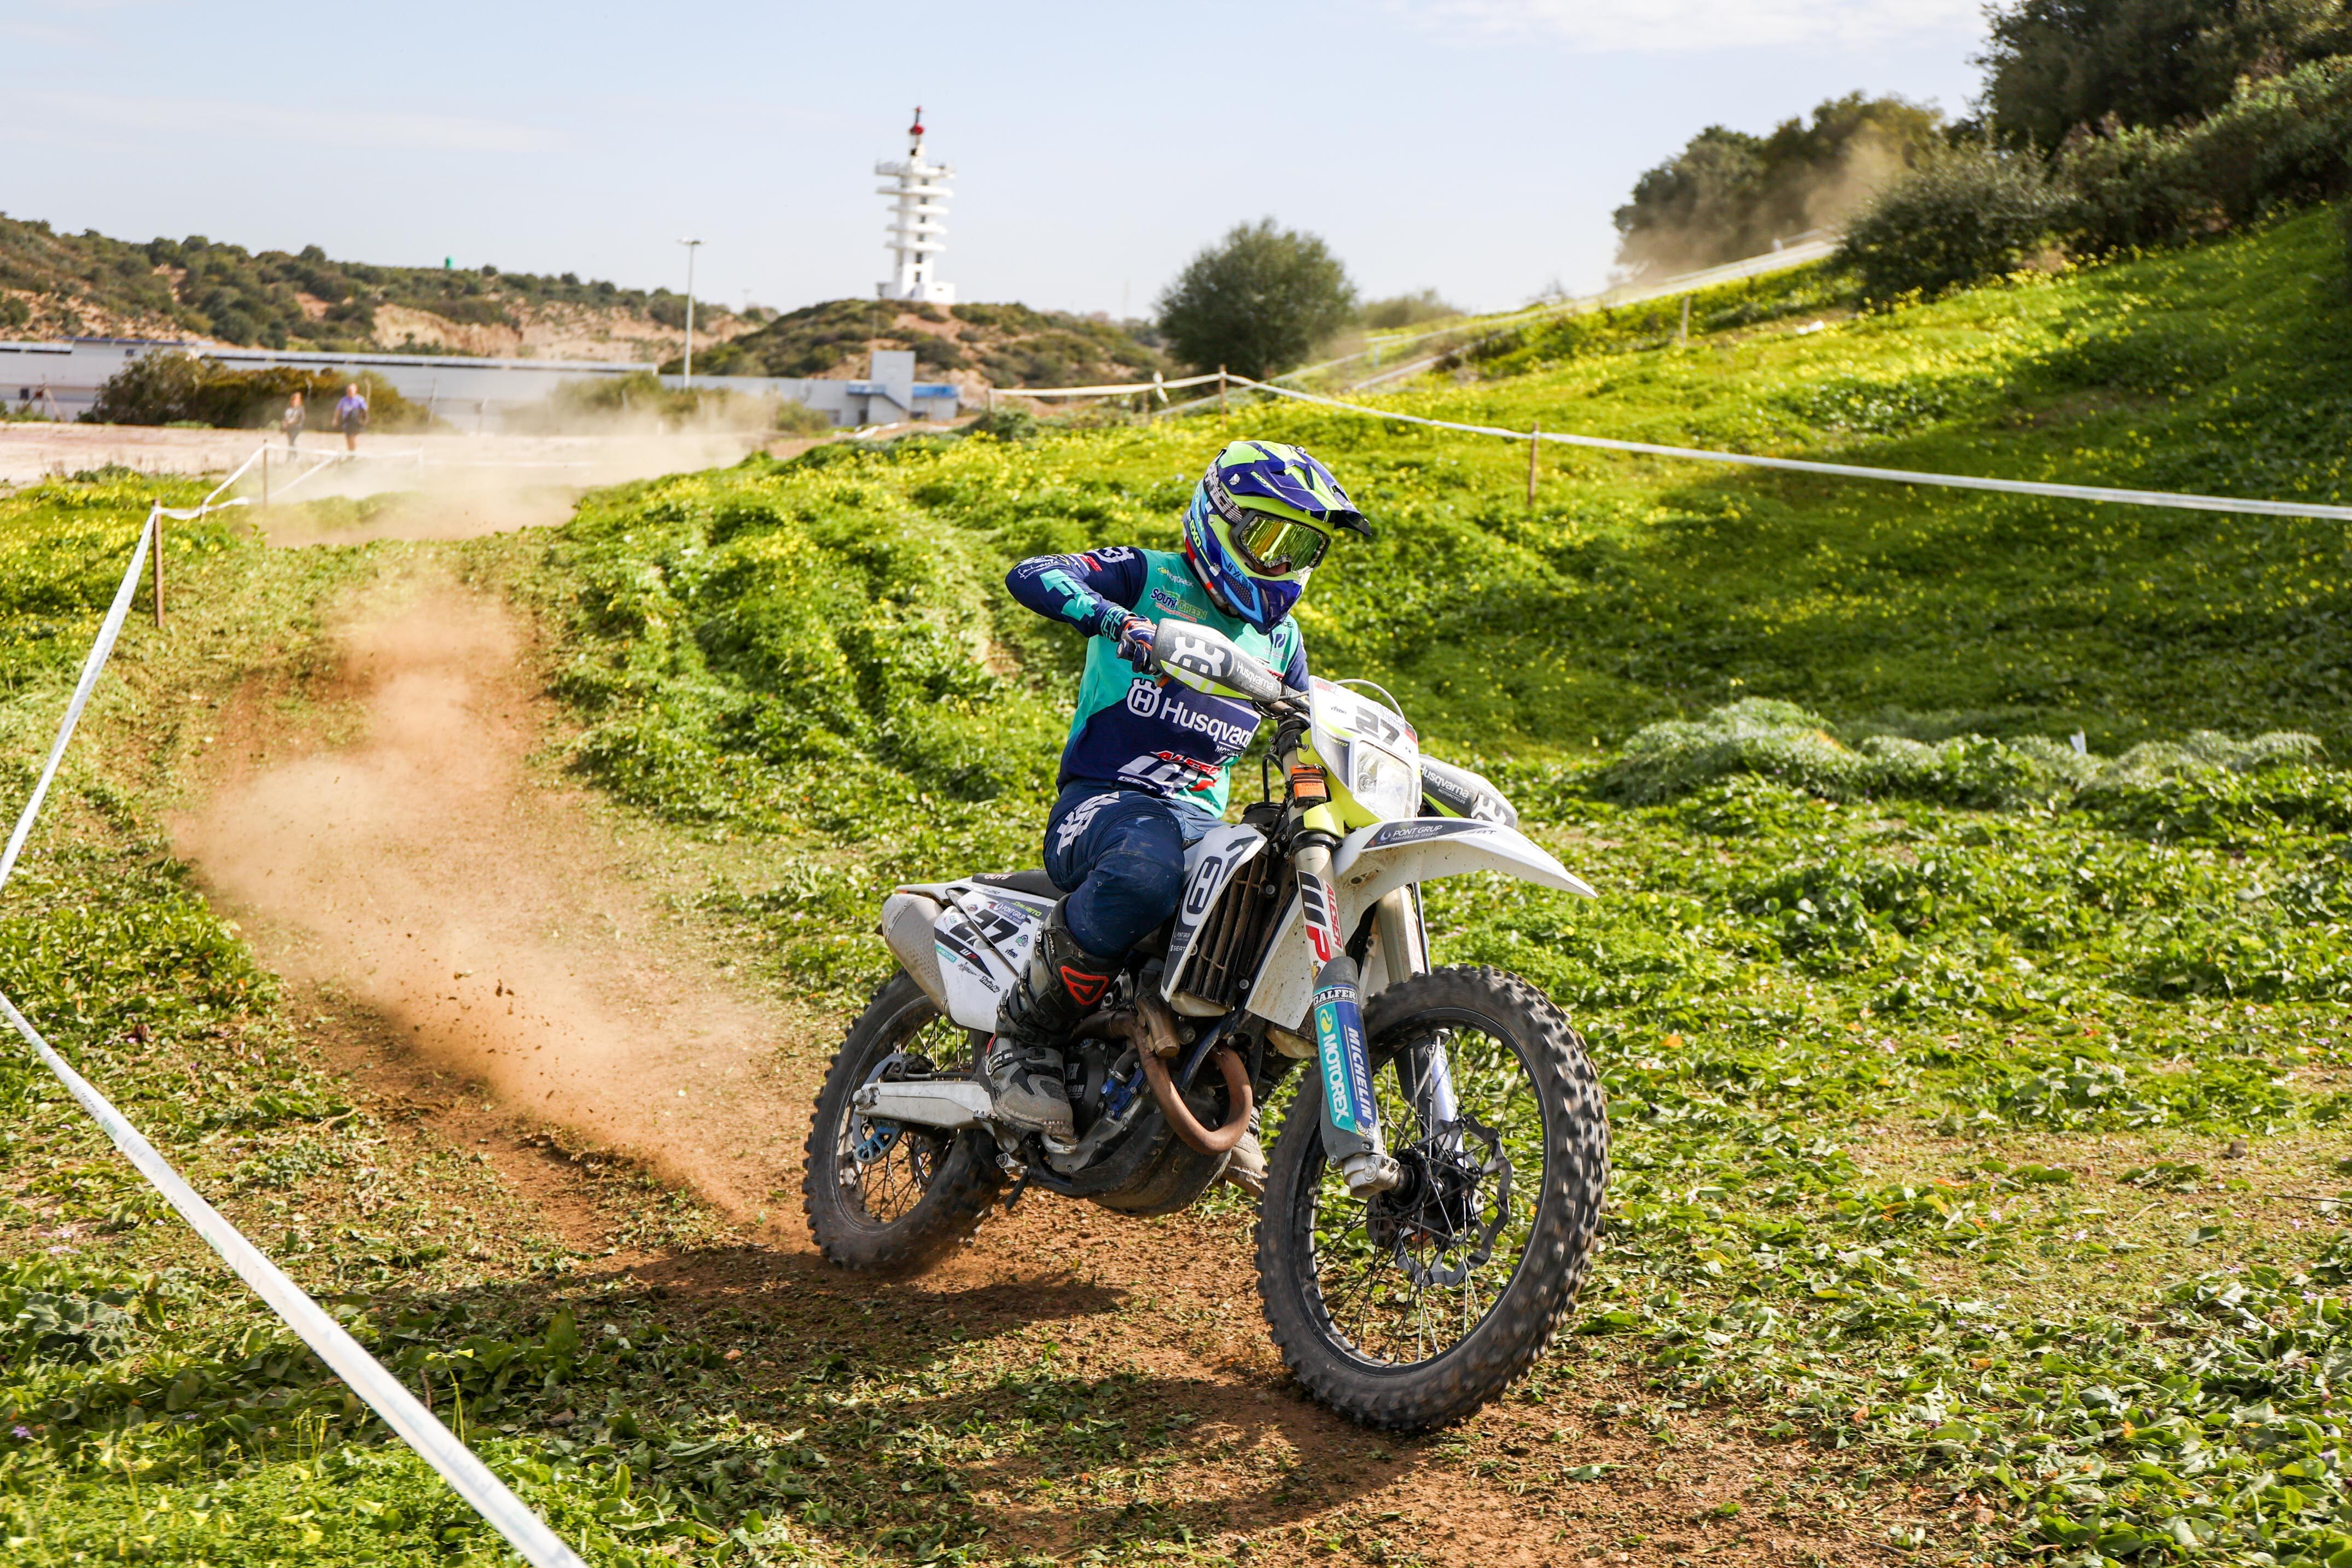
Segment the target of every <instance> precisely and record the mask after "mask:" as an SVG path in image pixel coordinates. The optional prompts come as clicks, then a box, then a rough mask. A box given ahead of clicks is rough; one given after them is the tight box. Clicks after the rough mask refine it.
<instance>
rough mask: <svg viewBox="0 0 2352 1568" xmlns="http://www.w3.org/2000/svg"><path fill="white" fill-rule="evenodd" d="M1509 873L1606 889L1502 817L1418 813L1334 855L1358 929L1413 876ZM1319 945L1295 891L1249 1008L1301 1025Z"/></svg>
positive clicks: (1344, 909) (1542, 883) (1342, 898)
mask: <svg viewBox="0 0 2352 1568" xmlns="http://www.w3.org/2000/svg"><path fill="white" fill-rule="evenodd" d="M1474 871H1492V872H1500V873H1502V874H1504V875H1505V876H1512V877H1517V878H1518V879H1519V880H1520V881H1521V882H1531V883H1535V884H1536V885H1537V886H1538V887H1549V888H1556V889H1558V890H1559V892H1562V893H1572V894H1576V895H1577V896H1578V897H1580V898H1597V897H1599V896H1600V895H1599V894H1596V893H1594V892H1593V891H1592V888H1591V885H1590V884H1588V883H1586V882H1585V881H1584V880H1583V879H1582V878H1581V877H1579V876H1577V875H1576V874H1575V873H1572V872H1570V870H1569V869H1568V868H1567V867H1566V866H1563V865H1561V864H1560V863H1559V862H1558V861H1556V860H1554V859H1553V858H1552V857H1551V855H1550V853H1549V852H1547V851H1546V850H1545V849H1544V848H1543V847H1542V846H1541V845H1539V844H1538V843H1536V842H1535V841H1533V840H1531V839H1529V838H1528V836H1527V835H1526V834H1524V833H1522V832H1520V831H1517V829H1515V828H1507V827H1505V826H1504V825H1503V824H1502V823H1500V822H1481V821H1473V820H1465V819H1454V818H1439V817H1415V818H1412V819H1411V820H1408V821H1395V822H1379V823H1375V824H1374V825H1373V826H1371V827H1369V828H1358V829H1357V830H1356V831H1354V832H1352V833H1349V835H1348V836H1347V838H1346V839H1344V840H1343V841H1341V842H1340V844H1339V852H1337V853H1335V854H1334V855H1333V856H1332V857H1331V885H1332V887H1333V888H1334V890H1335V891H1337V892H1338V894H1339V929H1340V930H1342V931H1349V932H1352V931H1354V930H1355V929H1356V928H1357V927H1358V926H1359V925H1361V924H1363V919H1364V915H1365V912H1366V911H1368V910H1370V908H1371V906H1372V905H1373V904H1377V903H1379V902H1380V900H1381V898H1382V897H1383V896H1384V895H1386V894H1389V893H1391V892H1393V891H1394V890H1395V889H1397V888H1400V887H1402V886H1404V885H1405V884H1406V883H1422V882H1434V881H1435V880H1437V879H1438V878H1439V877H1442V876H1460V875H1462V874H1463V873H1465V872H1474ZM1315 967H1316V964H1315V949H1314V947H1313V946H1311V945H1310V944H1309V943H1308V941H1307V923H1306V921H1305V919H1304V918H1303V917H1302V916H1301V915H1300V913H1299V906H1298V900H1297V896H1296V895H1294V896H1293V897H1292V899H1291V901H1290V906H1289V907H1288V908H1287V909H1285V910H1284V911H1283V913H1282V918H1281V920H1280V921H1279V922H1277V923H1276V927H1275V936H1274V941H1273V943H1272V945H1271V946H1268V948H1267V949H1266V957H1265V964H1264V965H1263V966H1261V967H1260V968H1259V970H1258V975H1257V979H1256V982H1255V984H1253V985H1252V986H1251V987H1250V997H1249V1010H1250V1011H1251V1012H1254V1013H1255V1014H1257V1015H1258V1016H1259V1017H1260V1018H1263V1019H1266V1020H1267V1021H1268V1022H1270V1023H1276V1024H1279V1025H1281V1026H1282V1027H1283V1028H1285V1029H1287V1030H1298V1029H1299V1028H1300V1026H1301V1025H1302V1024H1303V1023H1304V1022H1305V1020H1306V1018H1307V1009H1308V1008H1309V1007H1310V1006H1311V1005H1312V1004H1313V1002H1314V999H1315Z"/></svg>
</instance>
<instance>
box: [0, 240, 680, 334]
mask: <svg viewBox="0 0 2352 1568" xmlns="http://www.w3.org/2000/svg"><path fill="white" fill-rule="evenodd" d="M388 305H389V306H402V307H405V308H409V309H412V310H423V311H429V312H431V313H432V314H434V315H436V316H439V317H441V318H442V319H445V320H448V321H453V322H457V323H461V324H471V325H476V326H517V325H520V317H519V315H518V312H519V311H522V310H530V309H543V308H551V307H559V306H570V307H578V308H588V309H594V310H599V311H619V312H622V313H624V314H626V315H631V316H635V317H638V318H641V319H650V320H652V321H654V322H656V323H658V324H660V325H662V326H665V327H671V328H678V327H683V326H684V324H685V319H686V298H685V297H684V296H683V295H679V294H675V293H672V292H671V291H670V290H668V289H666V288H656V289H653V290H651V291H647V290H646V289H638V288H621V287H615V286H614V285H613V284H610V283H598V282H583V281H582V280H581V279H580V278H579V277H577V276H576V275H574V274H572V273H569V272H567V273H564V274H562V276H561V277H545V276H542V275H540V274H535V273H527V272H500V271H499V269H498V268H497V267H468V268H467V269H465V270H463V271H459V270H457V269H454V268H448V267H376V266H371V265H369V264H366V263H362V262H351V261H333V260H331V259H329V257H328V256H327V254H326V252H324V251H322V250H320V248H319V247H318V246H303V247H302V249H301V250H300V251H299V252H297V253H293V254H289V253H288V252H285V251H277V250H268V251H260V252H251V251H247V250H246V249H245V248H243V247H242V246H235V245H227V244H223V243H219V242H215V241H213V240H209V239H206V238H205V236H204V235H189V236H188V237H187V238H185V239H176V240H175V239H153V240H150V241H148V242H147V243H146V244H144V245H136V244H132V243H130V242H128V241H124V240H118V239H110V238H108V237H107V236H106V235H101V234H99V233H97V232H96V231H95V230H91V231H87V232H85V233H82V234H79V235H63V234H58V233H57V232H56V231H55V230H53V229H52V228H50V226H49V225H47V224H46V223H42V222H39V221H37V220H33V221H27V220H25V219H19V218H10V217H8V216H6V215H5V214H0V326H5V327H9V328H12V329H30V330H33V331H36V332H38V333H40V334H42V335H44V336H58V337H70V336H74V335H77V334H79V333H83V332H88V331H91V330H95V329H100V326H101V324H106V323H110V324H112V325H114V326H117V327H128V328H131V329H135V330H137V331H139V332H142V333H152V334H159V335H169V334H175V333H181V332H187V333H194V334H196V335H197V336H200V337H204V338H209V339H214V340H218V341H222V342H226V343H233V344H237V345H240V346H246V347H255V346H258V347H263V348H271V349H319V350H341V349H359V348H372V347H398V348H401V349H404V350H407V351H411V352H417V351H425V352H430V351H431V346H430V345H425V344H417V343H413V342H404V343H400V344H394V345H386V344H382V343H379V342H378V333H377V331H376V323H375V312H376V310H377V308H379V307H382V306H388ZM702 310H703V313H704V315H705V316H706V318H707V319H709V322H710V323H711V325H713V326H716V325H718V324H719V323H720V322H722V321H724V320H725V319H727V315H726V312H724V311H715V310H713V309H712V308H710V307H709V305H707V304H706V305H704V306H703V307H702Z"/></svg>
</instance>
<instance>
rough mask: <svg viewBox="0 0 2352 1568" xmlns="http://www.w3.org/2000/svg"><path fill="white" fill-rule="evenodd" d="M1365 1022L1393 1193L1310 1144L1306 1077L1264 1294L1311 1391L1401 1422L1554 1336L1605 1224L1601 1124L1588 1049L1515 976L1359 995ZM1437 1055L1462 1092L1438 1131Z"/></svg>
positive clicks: (1458, 1408) (1278, 1191)
mask: <svg viewBox="0 0 2352 1568" xmlns="http://www.w3.org/2000/svg"><path fill="white" fill-rule="evenodd" d="M1364 1032H1365V1035H1366V1037H1367V1040H1368V1042H1369V1044H1370V1056H1371V1067H1372V1087H1373V1092H1374V1094H1375V1096H1376V1097H1377V1098H1378V1100H1379V1102H1380V1110H1381V1127H1382V1129H1383V1133H1384V1134H1385V1136H1386V1139H1387V1142H1388V1146H1389V1152H1390V1153H1391V1155H1394V1156H1395V1158H1396V1159H1397V1161H1398V1163H1399V1164H1400V1165H1402V1166H1403V1167H1404V1170H1405V1181H1404V1184H1403V1185H1402V1186H1400V1187H1398V1188H1397V1189H1396V1190H1395V1191H1393V1192H1389V1193H1383V1194H1381V1195H1379V1196H1377V1197H1373V1198H1371V1199H1370V1201H1369V1202H1367V1201H1366V1200H1363V1199H1360V1198H1356V1197H1350V1196H1349V1192H1348V1188H1347V1185H1346V1184H1345V1183H1344V1182H1343V1181H1341V1180H1340V1178H1339V1170H1338V1167H1336V1166H1332V1165H1330V1164H1329V1162H1328V1161H1327V1160H1326V1159H1325V1158H1324V1155H1323V1128H1322V1120H1323V1084H1322V1081H1321V1075H1320V1074H1319V1073H1318V1074H1312V1075H1309V1076H1307V1077H1306V1078H1305V1079H1303V1080H1302V1081H1301V1082H1300V1084H1299V1089H1298V1097H1297V1099H1296V1100H1295V1101H1293V1102H1292V1104H1291V1110H1290V1115H1289V1118H1288V1119H1287V1120H1286V1122H1285V1123H1284V1124H1283V1128H1282V1135H1281V1137H1280V1138H1279V1139H1278V1140H1276V1144H1275V1148H1274V1155H1273V1159H1272V1160H1271V1162H1270V1164H1269V1167H1268V1170H1267V1173H1266V1189H1265V1207H1264V1208H1263V1210H1262V1211H1261V1217H1260V1218H1259V1221H1258V1228H1257V1270H1258V1291H1259V1294H1260V1295H1261V1297H1262V1298H1263V1299H1264V1301H1265V1315H1266V1322H1267V1323H1268V1324H1269V1325H1270V1326H1271V1328H1272V1329H1273V1332H1274V1339H1275V1343H1276V1345H1277V1346H1279V1347H1280V1349H1281V1351H1282V1358H1283V1360H1284V1361H1285V1362H1286V1363H1287V1364H1289V1366H1290V1369H1291V1371H1292V1372H1293V1373H1295V1374H1296V1375H1297V1378H1298V1380H1299V1381H1300V1382H1301V1383H1303V1384H1305V1385H1307V1389H1308V1390H1309V1392H1311V1393H1312V1394H1314V1395H1315V1396H1316V1397H1317V1398H1318V1399H1320V1400H1322V1401H1323V1402H1324V1403H1325V1404H1327V1405H1328V1406H1331V1407H1332V1408H1333V1409H1335V1410H1338V1411H1339V1413H1340V1414H1342V1415H1344V1416H1351V1417H1353V1418H1354V1419H1356V1420H1359V1421H1362V1422H1365V1423H1367V1424H1368V1425H1370V1426H1374V1427H1391V1428H1394V1429H1398V1430H1405V1431H1412V1430H1418V1429H1420V1428H1423V1427H1435V1426H1442V1425H1444V1424H1445V1423H1446V1422H1449V1421H1458V1420H1460V1419H1462V1418H1463V1417H1464V1416H1468V1415H1470V1414H1471V1413H1472V1412H1474V1411H1475V1410H1476V1409H1478V1408H1479V1406H1483V1405H1485V1404H1486V1402H1487V1401H1488V1400H1490V1399H1493V1398H1494V1397H1495V1396H1496V1395H1498V1394H1500V1393H1501V1392H1502V1391H1503V1390H1504V1389H1505V1388H1507V1387H1508V1386H1509V1385H1510V1384H1511V1383H1512V1382H1513V1381H1515V1380H1516V1379H1517V1378H1518V1377H1519V1376H1520V1375H1522V1374H1524V1373H1525V1372H1526V1371H1527V1370H1528V1367H1529V1366H1531V1365H1532V1364H1534V1363H1535V1360H1536V1358H1537V1357H1538V1356H1539V1355H1541V1354H1543V1352H1544V1351H1545V1349H1546V1348H1547V1347H1549V1345H1550V1343H1551V1342H1552V1337H1553V1335H1554V1334H1555V1333H1557V1332H1558V1330H1559V1323H1560V1322H1561V1320H1562V1319H1563V1318H1564V1317H1566V1316H1567V1314H1568V1311H1569V1309H1570V1307H1571V1306H1573V1305H1574V1304H1575V1301H1576V1291H1577V1287H1578V1286H1579V1285H1580V1283H1581V1282H1582V1281H1583V1278H1584V1270H1585V1267H1586V1264H1587V1262H1588V1260H1590V1259H1591V1253H1592V1244H1593V1239H1594V1238H1595V1237H1596V1236H1597V1235H1598V1234H1599V1231H1600V1227H1601V1193H1602V1190H1603V1189H1604V1188H1605V1187H1606V1186H1607V1185H1608V1180H1609V1123H1608V1116H1607V1113H1606V1109H1605V1107H1604V1106H1603V1104H1602V1103H1601V1086H1600V1084H1599V1082H1597V1081H1596V1080H1595V1078H1594V1077H1593V1073H1592V1068H1591V1064H1590V1063H1589V1062H1587V1061H1586V1060H1585V1056H1584V1042H1583V1041H1582V1040H1580V1039H1578V1038H1577V1034H1576V1031H1575V1030H1573V1029H1571V1028H1570V1027H1569V1022H1568V1019H1566V1018H1565V1017H1563V1016H1562V1015H1561V1014H1560V1011H1559V1009H1558V1008H1555V1007H1554V1006H1552V1004H1551V1002H1550V1001H1549V999H1548V998H1545V996H1544V995H1543V994H1542V993H1541V992H1539V991H1538V990H1537V989H1536V988H1534V987H1533V986H1530V985H1528V983H1527V982H1526V981H1525V980H1522V979H1520V978H1519V977H1517V976H1516V975H1507V974H1505V973H1503V972H1502V971H1501V970H1498V969H1491V968H1484V967H1480V968H1447V969H1439V970H1436V971H1434V972H1433V973H1430V974H1426V975H1418V976H1415V977H1412V978H1411V979H1408V980H1405V981H1404V982H1402V984H1399V985H1396V986H1391V988H1388V989H1387V990H1385V991H1382V992H1381V994H1380V995H1379V996H1377V997H1375V998H1372V1001H1371V1004H1370V1007H1368V1008H1367V1009H1365V1017H1364ZM1435 1053H1443V1055H1444V1059H1445V1061H1446V1064H1447V1066H1448V1067H1449V1068H1450V1070H1451V1077H1452V1082H1453V1085H1454V1095H1455V1098H1456V1100H1457V1102H1458V1103H1457V1105H1456V1106H1455V1108H1454V1113H1453V1114H1452V1115H1451V1116H1449V1117H1446V1118H1445V1119H1444V1120H1443V1121H1442V1122H1436V1117H1435V1113H1433V1112H1432V1110H1431V1107H1430V1103H1429V1102H1430V1099H1431V1096H1430V1094H1429V1093H1428V1092H1426V1089H1425V1087H1424V1086H1425V1084H1426V1082H1428V1079H1427V1077H1426V1068H1425V1066H1424V1065H1423V1064H1425V1063H1426V1062H1427V1061H1429V1060H1430V1057H1431V1056H1432V1055H1433V1054H1435ZM1417 1090H1418V1091H1421V1092H1416V1091H1417ZM1425 1118H1426V1120H1425ZM1430 1122H1436V1124H1429V1123H1430Z"/></svg>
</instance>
